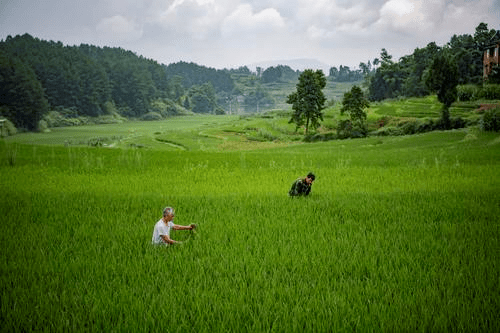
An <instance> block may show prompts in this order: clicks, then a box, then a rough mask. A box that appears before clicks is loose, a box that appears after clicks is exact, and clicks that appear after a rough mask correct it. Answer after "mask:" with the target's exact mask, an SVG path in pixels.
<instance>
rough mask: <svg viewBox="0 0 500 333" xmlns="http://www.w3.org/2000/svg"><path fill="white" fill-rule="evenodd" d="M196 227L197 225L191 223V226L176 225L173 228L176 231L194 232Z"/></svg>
mask: <svg viewBox="0 0 500 333" xmlns="http://www.w3.org/2000/svg"><path fill="white" fill-rule="evenodd" d="M195 227H196V225H195V224H193V223H191V224H190V225H178V224H174V226H173V227H172V228H173V229H174V230H193V229H194V228H195Z"/></svg>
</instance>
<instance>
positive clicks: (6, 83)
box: [0, 51, 48, 131]
mask: <svg viewBox="0 0 500 333" xmlns="http://www.w3.org/2000/svg"><path fill="white" fill-rule="evenodd" d="M0 110H1V111H0V112H1V113H2V115H3V116H5V117H7V118H8V119H9V120H10V121H12V122H13V123H14V124H15V125H16V127H22V128H26V129H28V130H30V131H33V130H36V129H37V127H38V121H39V120H40V119H41V118H42V116H43V115H44V114H45V113H47V112H48V102H47V100H46V99H45V96H44V94H43V88H42V85H41V84H40V81H38V80H37V78H36V75H35V72H34V71H33V70H32V69H31V68H30V67H29V66H27V65H26V64H25V63H23V62H22V61H20V60H18V59H16V58H11V57H9V56H8V55H7V54H5V53H3V52H1V51H0Z"/></svg>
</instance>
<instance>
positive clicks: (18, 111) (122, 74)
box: [0, 23, 500, 131]
mask: <svg viewBox="0 0 500 333" xmlns="http://www.w3.org/2000/svg"><path fill="white" fill-rule="evenodd" d="M496 33H497V32H496V31H495V30H489V29H488V26H487V24H485V23H481V24H479V25H478V27H477V28H476V31H475V33H474V35H468V34H466V35H460V36H457V35H454V36H453V37H452V38H451V39H450V42H449V43H447V44H446V45H444V46H438V45H436V43H429V44H428V45H427V46H426V47H425V48H417V49H415V50H414V52H413V54H411V55H407V56H404V57H402V58H401V59H399V61H393V60H392V56H391V55H389V54H388V52H387V51H386V50H385V49H382V51H381V54H380V59H378V58H377V59H373V60H372V61H368V62H367V63H360V65H359V69H355V70H351V69H350V68H349V67H348V66H340V67H339V68H336V67H332V68H331V69H330V71H329V73H328V77H327V78H328V80H330V81H332V82H352V81H360V80H363V82H364V90H365V92H366V94H367V97H368V98H369V99H370V100H372V101H380V100H383V99H386V98H396V97H410V96H424V95H427V94H429V93H433V91H431V90H430V89H429V87H428V86H427V85H426V84H425V78H426V75H428V73H429V71H430V68H431V64H432V63H433V60H434V59H436V57H438V56H441V57H442V56H445V57H446V58H447V59H450V61H451V62H452V63H453V64H454V66H456V68H457V72H458V75H459V84H461V85H480V84H482V83H483V81H482V68H483V67H482V54H483V50H484V48H485V46H487V44H488V42H490V41H491V38H492V37H493V36H494V35H495V34H496ZM499 73H500V70H498V68H495V70H494V72H493V73H492V75H491V76H490V78H491V81H492V82H495V81H500V79H499V77H500V74H499ZM299 75H300V72H299V71H294V70H293V69H291V68H290V67H288V66H283V65H280V66H276V67H269V68H266V69H263V68H257V69H256V71H255V72H252V71H251V70H249V69H248V67H246V66H243V67H240V68H237V69H222V70H218V69H214V68H207V67H204V66H200V65H197V64H194V63H186V62H178V63H173V64H169V65H164V64H159V63H157V62H156V61H154V60H151V59H146V58H144V57H142V56H138V55H136V54H135V53H133V52H131V51H126V50H124V49H121V48H110V47H96V46H92V45H86V44H82V45H80V46H64V45H63V44H62V43H61V42H54V41H44V40H40V39H38V38H34V37H32V36H30V35H29V34H25V35H22V36H15V37H11V36H8V37H7V38H6V40H2V41H0V116H1V117H5V118H7V119H8V120H10V121H11V122H12V123H13V124H14V125H15V126H16V127H17V128H22V129H26V130H30V131H33V130H40V129H43V128H44V127H52V126H61V125H74V124H79V123H81V121H82V119H88V118H97V119H101V121H116V120H117V119H118V120H120V119H121V120H123V119H125V118H135V119H143V120H154V119H161V118H164V117H167V116H170V115H179V114H189V113H193V112H194V113H211V114H223V113H228V112H231V110H232V109H234V108H235V106H236V105H237V106H238V109H240V110H244V111H245V112H254V111H259V110H263V109H266V108H267V109H268V108H272V107H273V106H274V105H275V103H276V101H275V100H274V99H273V97H272V96H271V95H270V94H269V88H270V87H273V88H276V87H279V85H280V84H282V83H287V84H290V83H296V82H297V79H298V77H299ZM278 89H279V88H278ZM281 102H282V101H281Z"/></svg>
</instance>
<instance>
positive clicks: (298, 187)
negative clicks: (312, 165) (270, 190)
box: [288, 172, 316, 197]
mask: <svg viewBox="0 0 500 333" xmlns="http://www.w3.org/2000/svg"><path fill="white" fill-rule="evenodd" d="M315 179H316V176H315V175H314V173H312V172H309V173H308V174H307V176H306V178H298V179H297V180H296V181H294V182H293V184H292V188H291V189H290V191H288V195H289V196H291V197H295V196H301V195H303V196H307V195H309V193H311V186H312V184H313V182H314V180H315Z"/></svg>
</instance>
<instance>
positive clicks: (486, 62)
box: [483, 30, 500, 80]
mask: <svg viewBox="0 0 500 333" xmlns="http://www.w3.org/2000/svg"><path fill="white" fill-rule="evenodd" d="M499 53H500V30H497V32H496V34H495V35H494V36H493V37H492V38H491V39H490V43H488V44H487V45H486V47H485V50H484V54H483V79H484V80H487V79H488V75H490V73H491V70H492V69H493V67H494V66H495V65H500V55H499Z"/></svg>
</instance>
